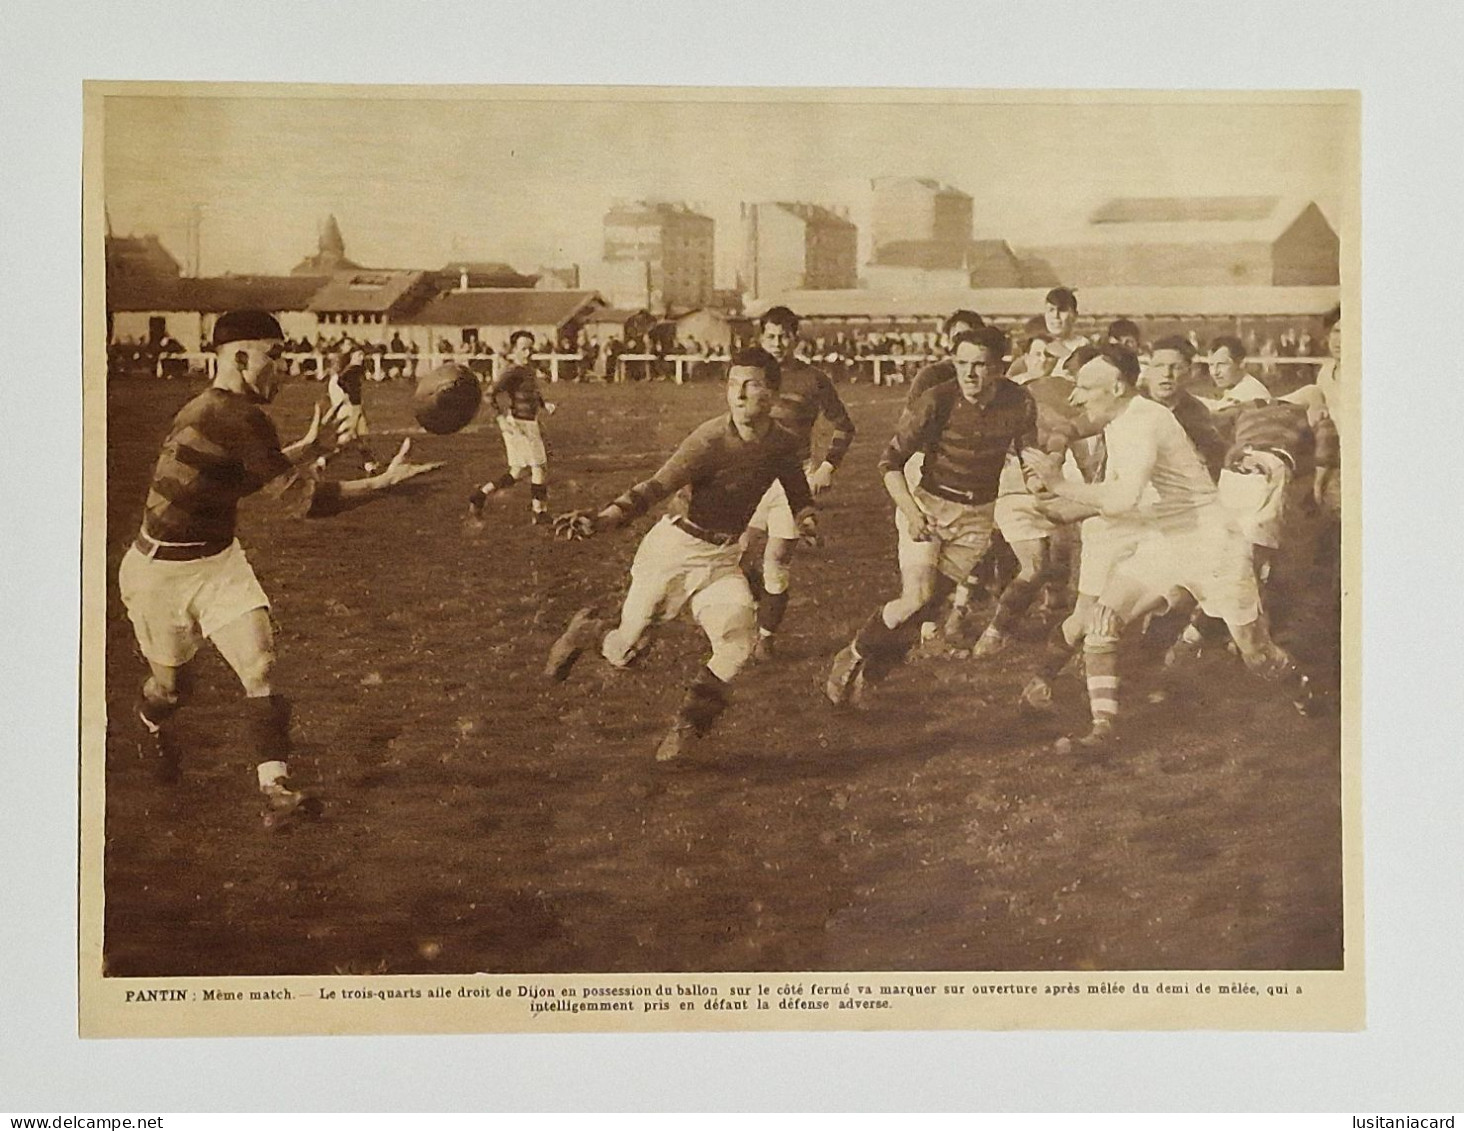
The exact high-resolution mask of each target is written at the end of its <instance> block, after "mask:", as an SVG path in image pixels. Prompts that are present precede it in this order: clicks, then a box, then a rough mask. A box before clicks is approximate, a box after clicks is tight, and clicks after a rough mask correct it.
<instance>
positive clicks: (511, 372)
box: [488, 365, 544, 420]
mask: <svg viewBox="0 0 1464 1131" xmlns="http://www.w3.org/2000/svg"><path fill="white" fill-rule="evenodd" d="M488 395H489V396H490V397H492V398H493V407H494V408H495V409H496V410H497V411H498V414H499V415H500V416H512V417H513V418H514V419H515V420H537V419H538V417H539V409H540V408H541V407H543V404H544V398H543V396H542V395H541V394H540V393H539V371H538V370H537V369H535V368H534V367H533V366H532V365H510V366H509V367H508V368H507V369H505V370H504V371H503V372H502V373H500V374H499V375H498V380H496V381H494V382H493V387H492V388H491V389H490V390H489V391H488Z"/></svg>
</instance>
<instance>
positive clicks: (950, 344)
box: [940, 310, 986, 350]
mask: <svg viewBox="0 0 1464 1131" xmlns="http://www.w3.org/2000/svg"><path fill="white" fill-rule="evenodd" d="M985 325H986V319H984V318H982V317H981V315H979V314H977V313H976V312H975V311H974V310H954V311H952V312H951V313H950V314H948V315H947V316H946V320H945V321H944V322H942V323H941V324H940V336H941V340H942V341H944V342H945V346H946V349H948V350H949V349H952V348H954V344H955V341H956V335H957V334H965V333H968V332H969V331H971V330H979V329H981V327H983V326H985Z"/></svg>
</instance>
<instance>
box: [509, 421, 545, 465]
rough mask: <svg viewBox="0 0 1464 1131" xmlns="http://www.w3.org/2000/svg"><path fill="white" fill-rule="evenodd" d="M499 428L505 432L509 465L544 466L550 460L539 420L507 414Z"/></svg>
mask: <svg viewBox="0 0 1464 1131" xmlns="http://www.w3.org/2000/svg"><path fill="white" fill-rule="evenodd" d="M498 430H499V431H500V432H502V433H503V451H504V453H505V454H506V455H507V456H508V466H509V467H511V468H517V467H543V466H544V465H545V464H547V463H548V462H549V457H548V456H547V455H546V454H545V452H544V437H543V435H542V434H541V433H540V432H539V422H538V421H537V420H520V419H519V418H518V417H516V416H505V417H502V418H500V419H499V422H498Z"/></svg>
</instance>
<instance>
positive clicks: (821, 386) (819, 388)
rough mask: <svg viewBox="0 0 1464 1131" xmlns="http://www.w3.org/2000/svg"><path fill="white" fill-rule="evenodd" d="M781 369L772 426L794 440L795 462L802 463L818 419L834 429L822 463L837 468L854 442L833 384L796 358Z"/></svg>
mask: <svg viewBox="0 0 1464 1131" xmlns="http://www.w3.org/2000/svg"><path fill="white" fill-rule="evenodd" d="M781 368H782V372H783V383H782V387H781V388H780V389H779V390H778V399H777V401H776V402H775V403H774V405H773V420H774V422H776V423H777V424H778V425H779V426H780V427H781V428H783V429H785V430H786V431H788V432H791V433H792V434H793V435H794V436H796V437H797V438H798V443H799V458H800V459H802V460H805V461H806V460H808V459H809V458H810V457H811V455H812V453H813V426H814V425H815V424H817V423H818V418H819V416H820V415H822V416H823V418H824V419H825V420H827V421H828V422H829V423H830V424H831V425H833V429H834V434H833V436H832V437H831V438H830V440H829V447H828V451H826V452H825V453H824V459H825V460H826V461H828V462H829V463H830V464H832V465H833V466H834V467H838V466H839V463H840V461H842V460H843V458H844V456H845V454H846V453H847V452H848V451H849V445H850V444H851V443H853V442H854V421H852V420H851V419H849V410H848V409H846V408H845V407H844V402H843V401H842V400H841V399H840V398H839V392H838V390H837V389H835V388H834V383H833V381H832V380H830V379H829V375H828V374H827V373H825V372H824V371H823V370H822V369H815V368H814V367H813V366H811V365H806V364H805V363H803V362H802V361H799V360H798V359H797V358H794V359H792V360H790V361H788V362H787V363H786V364H785V365H783V366H782V367H781Z"/></svg>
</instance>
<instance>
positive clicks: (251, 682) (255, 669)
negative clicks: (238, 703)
mask: <svg viewBox="0 0 1464 1131" xmlns="http://www.w3.org/2000/svg"><path fill="white" fill-rule="evenodd" d="M274 662H275V656H274V649H272V648H261V649H259V650H258V651H255V652H251V653H250V654H249V655H247V656H244V657H242V658H241V659H240V660H239V661H238V663H237V665H236V667H235V672H236V674H237V675H238V676H239V682H240V683H241V684H242V685H243V687H244V694H245V695H247V696H249V697H250V698H255V697H257V696H263V695H269V694H271V692H272V690H273V689H272V687H271V685H270V677H271V676H272V675H273V673H274Z"/></svg>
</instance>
